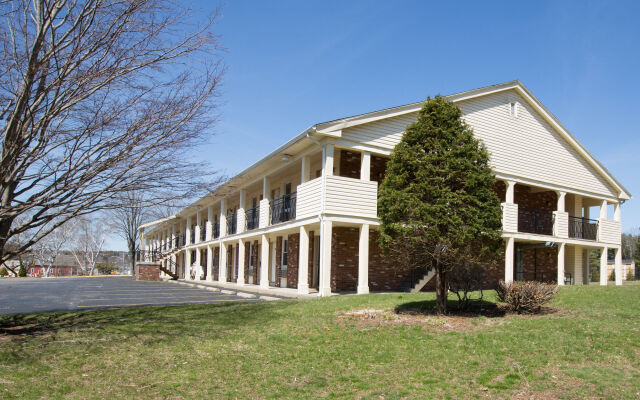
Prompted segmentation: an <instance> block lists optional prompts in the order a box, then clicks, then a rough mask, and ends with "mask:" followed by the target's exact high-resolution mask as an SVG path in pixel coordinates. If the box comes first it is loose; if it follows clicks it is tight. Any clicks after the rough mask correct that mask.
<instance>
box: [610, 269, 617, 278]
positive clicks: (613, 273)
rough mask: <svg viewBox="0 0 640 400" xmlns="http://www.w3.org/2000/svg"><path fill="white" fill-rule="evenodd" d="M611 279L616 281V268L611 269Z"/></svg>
mask: <svg viewBox="0 0 640 400" xmlns="http://www.w3.org/2000/svg"><path fill="white" fill-rule="evenodd" d="M609 280H610V281H615V280H616V270H615V269H614V270H613V271H611V275H609Z"/></svg>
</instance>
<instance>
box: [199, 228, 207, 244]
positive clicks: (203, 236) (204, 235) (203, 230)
mask: <svg viewBox="0 0 640 400" xmlns="http://www.w3.org/2000/svg"><path fill="white" fill-rule="evenodd" d="M206 240H207V228H205V227H204V226H203V227H201V228H200V241H201V242H204V241H206Z"/></svg>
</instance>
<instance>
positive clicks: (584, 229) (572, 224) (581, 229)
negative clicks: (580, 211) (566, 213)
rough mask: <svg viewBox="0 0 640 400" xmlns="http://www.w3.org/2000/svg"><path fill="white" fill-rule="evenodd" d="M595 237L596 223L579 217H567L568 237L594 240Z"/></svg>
mask: <svg viewBox="0 0 640 400" xmlns="http://www.w3.org/2000/svg"><path fill="white" fill-rule="evenodd" d="M597 235H598V221H596V220H594V219H588V218H581V217H569V237H571V238H576V239H587V240H596V237H597Z"/></svg>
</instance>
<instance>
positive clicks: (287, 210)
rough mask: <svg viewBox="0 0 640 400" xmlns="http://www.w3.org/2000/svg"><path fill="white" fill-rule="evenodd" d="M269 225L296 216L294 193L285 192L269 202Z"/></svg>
mask: <svg viewBox="0 0 640 400" xmlns="http://www.w3.org/2000/svg"><path fill="white" fill-rule="evenodd" d="M269 214H270V215H271V218H270V220H271V225H274V224H279V223H281V222H285V221H290V220H292V219H295V218H296V193H295V192H294V193H291V194H285V195H284V196H280V197H277V198H275V199H273V200H271V201H270V202H269Z"/></svg>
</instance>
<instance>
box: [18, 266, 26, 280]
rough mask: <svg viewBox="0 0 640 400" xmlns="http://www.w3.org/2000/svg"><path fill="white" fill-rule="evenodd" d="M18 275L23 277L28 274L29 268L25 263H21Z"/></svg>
mask: <svg viewBox="0 0 640 400" xmlns="http://www.w3.org/2000/svg"><path fill="white" fill-rule="evenodd" d="M18 276H19V277H21V278H24V277H25V276H27V269H26V268H25V267H24V265H21V266H20V269H18Z"/></svg>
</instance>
